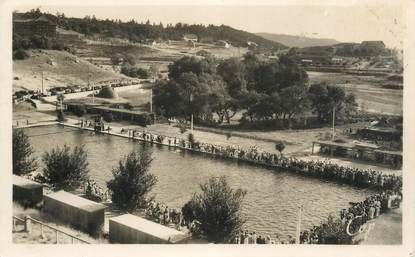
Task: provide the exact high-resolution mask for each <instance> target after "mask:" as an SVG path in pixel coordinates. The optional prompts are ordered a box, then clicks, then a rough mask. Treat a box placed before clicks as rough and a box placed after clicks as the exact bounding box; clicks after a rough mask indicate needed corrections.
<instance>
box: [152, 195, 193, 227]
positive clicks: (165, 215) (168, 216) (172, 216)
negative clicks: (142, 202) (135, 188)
mask: <svg viewBox="0 0 415 257" xmlns="http://www.w3.org/2000/svg"><path fill="white" fill-rule="evenodd" d="M145 214H146V215H147V217H148V218H150V219H151V220H153V221H155V222H157V223H160V224H162V225H174V227H175V228H176V229H178V230H181V227H182V226H185V225H186V224H185V221H184V219H183V214H182V210H181V209H180V208H169V206H167V205H165V204H163V203H158V202H156V201H154V200H153V201H150V202H149V203H148V205H147V207H146V208H145Z"/></svg>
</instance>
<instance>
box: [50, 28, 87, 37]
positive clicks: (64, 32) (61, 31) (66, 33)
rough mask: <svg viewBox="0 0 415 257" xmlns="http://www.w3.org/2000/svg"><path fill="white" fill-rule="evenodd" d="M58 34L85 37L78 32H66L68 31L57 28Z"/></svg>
mask: <svg viewBox="0 0 415 257" xmlns="http://www.w3.org/2000/svg"><path fill="white" fill-rule="evenodd" d="M56 32H57V33H58V34H64V35H77V36H83V34H81V33H78V32H76V31H73V30H66V29H63V28H59V27H57V28H56Z"/></svg>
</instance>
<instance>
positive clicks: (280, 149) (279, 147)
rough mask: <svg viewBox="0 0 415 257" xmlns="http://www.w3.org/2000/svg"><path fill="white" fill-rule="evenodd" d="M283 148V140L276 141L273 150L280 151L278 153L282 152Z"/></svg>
mask: <svg viewBox="0 0 415 257" xmlns="http://www.w3.org/2000/svg"><path fill="white" fill-rule="evenodd" d="M284 149H285V144H284V143H283V142H278V143H276V144H275V150H277V151H278V152H280V154H281V153H282V151H284Z"/></svg>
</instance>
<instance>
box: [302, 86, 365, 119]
mask: <svg viewBox="0 0 415 257" xmlns="http://www.w3.org/2000/svg"><path fill="white" fill-rule="evenodd" d="M309 97H310V100H311V106H312V108H313V111H314V112H315V113H317V116H318V118H319V120H320V121H321V122H329V121H330V120H331V119H332V115H333V110H335V112H336V119H344V118H347V117H348V116H350V115H351V114H352V113H353V112H354V111H355V110H356V107H357V103H356V101H355V97H354V95H353V94H351V93H349V94H348V93H346V90H345V89H344V88H342V87H338V86H331V85H328V84H327V83H320V84H314V85H312V86H311V87H310V89H309Z"/></svg>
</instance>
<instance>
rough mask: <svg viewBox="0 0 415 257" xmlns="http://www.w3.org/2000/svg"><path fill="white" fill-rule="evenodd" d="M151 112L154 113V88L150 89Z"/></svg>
mask: <svg viewBox="0 0 415 257" xmlns="http://www.w3.org/2000/svg"><path fill="white" fill-rule="evenodd" d="M150 113H153V88H151V89H150Z"/></svg>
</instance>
